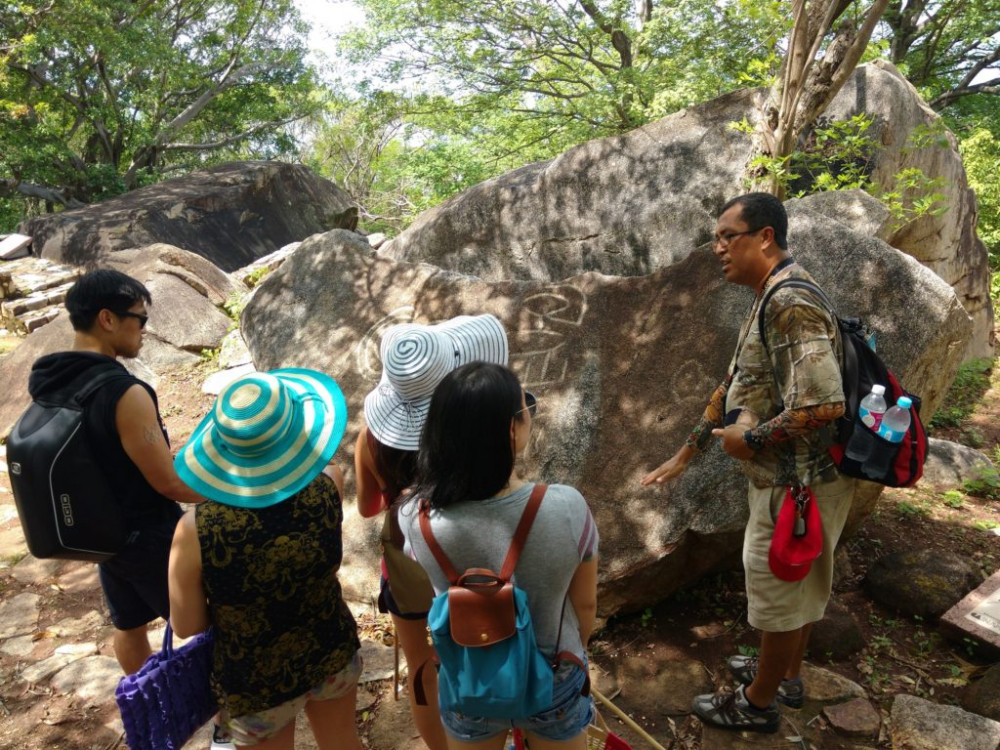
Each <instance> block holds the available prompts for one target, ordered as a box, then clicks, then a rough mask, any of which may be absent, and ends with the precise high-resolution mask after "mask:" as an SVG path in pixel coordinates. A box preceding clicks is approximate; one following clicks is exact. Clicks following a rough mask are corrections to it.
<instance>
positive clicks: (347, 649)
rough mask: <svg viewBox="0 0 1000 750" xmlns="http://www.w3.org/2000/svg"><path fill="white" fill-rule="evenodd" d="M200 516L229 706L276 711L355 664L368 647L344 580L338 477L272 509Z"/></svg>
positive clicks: (207, 511) (218, 660)
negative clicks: (341, 573)
mask: <svg viewBox="0 0 1000 750" xmlns="http://www.w3.org/2000/svg"><path fill="white" fill-rule="evenodd" d="M195 512H196V516H195V518H196V525H197V529H198V541H199V544H200V546H201V560H202V578H203V581H204V587H205V594H206V596H207V598H208V608H209V613H210V616H211V620H212V624H213V625H214V626H215V656H214V661H213V665H212V688H213V690H214V692H215V696H216V698H217V699H218V701H219V704H220V706H222V707H224V708H226V709H227V710H228V711H229V714H230V715H231V716H243V715H246V714H250V713H256V712H258V711H264V710H266V709H269V708H274V707H275V706H279V705H281V704H282V703H284V702H286V701H289V700H291V699H293V698H296V697H298V696H300V695H302V694H303V693H306V692H308V691H309V690H311V689H312V688H314V687H316V686H317V685H319V684H320V683H321V682H323V681H324V680H325V679H326V678H327V677H328V676H330V675H332V674H335V673H337V672H339V671H341V670H342V669H344V668H345V667H346V666H348V664H350V663H351V661H352V659H353V657H354V653H355V652H356V651H357V650H358V649H359V648H360V643H359V641H358V635H357V625H356V624H355V622H354V618H353V617H352V616H351V612H350V610H349V609H348V608H347V605H346V604H345V603H344V600H343V596H342V595H341V589H340V582H339V581H338V580H337V570H338V569H339V568H340V562H341V558H342V556H343V548H342V543H341V523H342V521H343V511H342V508H341V500H340V495H339V494H338V492H337V488H336V485H334V483H333V481H332V480H331V479H330V478H329V477H327V476H326V475H325V474H320V475H319V476H318V477H316V479H314V480H313V481H312V482H310V483H309V484H308V485H306V487H304V488H303V489H302V490H300V491H299V492H297V493H296V494H295V495H292V496H291V497H289V498H288V499H286V500H283V501H282V502H280V503H277V504H276V505H272V506H270V507H268V508H258V509H246V508H236V507H233V506H229V505H223V504H221V503H215V502H209V503H204V504H203V505H199V506H198V507H197V509H196V511H195Z"/></svg>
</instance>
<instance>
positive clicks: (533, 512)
mask: <svg viewBox="0 0 1000 750" xmlns="http://www.w3.org/2000/svg"><path fill="white" fill-rule="evenodd" d="M547 489H548V485H546V484H536V485H535V487H534V489H533V490H531V497H529V498H528V504H527V505H525V506H524V512H523V513H521V520H520V521H519V522H518V524H517V530H516V531H515V532H514V538H513V539H511V541H510V549H508V550H507V557H506V558H505V559H504V561H503V567H502V568H500V577H501V578H503V579H504V580H505V581H509V580H510V579H511V578H513V577H514V569H515V568H516V567H517V561H518V559H519V558H520V557H521V550H523V549H524V543H525V542H526V541H527V539H528V532H529V531H531V524H533V523H534V522H535V516H537V515H538V509H539V508H540V507H541V505H542V498H543V497H545V490H547Z"/></svg>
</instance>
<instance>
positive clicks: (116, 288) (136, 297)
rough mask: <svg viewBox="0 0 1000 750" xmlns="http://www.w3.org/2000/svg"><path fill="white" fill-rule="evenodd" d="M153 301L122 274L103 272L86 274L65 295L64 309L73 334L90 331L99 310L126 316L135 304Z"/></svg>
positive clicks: (128, 277) (109, 271)
mask: <svg viewBox="0 0 1000 750" xmlns="http://www.w3.org/2000/svg"><path fill="white" fill-rule="evenodd" d="M140 300H142V301H144V302H145V303H146V304H147V305H148V304H151V303H152V301H153V297H152V296H151V295H150V293H149V290H148V289H146V287H144V286H143V285H142V283H140V282H139V281H136V280H135V279H133V278H132V277H131V276H126V275H125V274H123V273H122V272H121V271H112V270H111V269H110V268H102V269H100V270H97V271H91V272H90V273H85V274H84V275H83V276H81V277H80V278H79V279H77V280H76V283H75V284H73V286H72V287H70V290H69V291H68V292H67V293H66V309H67V310H68V311H69V322H70V323H72V324H73V330H74V331H89V330H90V329H91V328H92V327H93V325H94V320H95V319H96V318H97V313H99V312H100V311H101V310H111V312H128V309H129V308H130V307H132V306H133V305H134V304H135V303H136V302H139V301H140Z"/></svg>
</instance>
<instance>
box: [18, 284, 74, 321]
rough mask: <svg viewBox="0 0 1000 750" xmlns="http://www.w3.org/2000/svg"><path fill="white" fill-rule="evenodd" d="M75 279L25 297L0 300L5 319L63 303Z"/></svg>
mask: <svg viewBox="0 0 1000 750" xmlns="http://www.w3.org/2000/svg"><path fill="white" fill-rule="evenodd" d="M74 281H75V279H74V280H70V281H67V282H65V283H63V284H60V285H59V286H53V287H45V288H43V289H41V290H39V291H35V292H32V293H31V294H28V295H27V296H25V297H18V298H16V299H8V300H4V301H3V302H0V309H2V310H3V317H4V319H6V318H8V317H14V318H19V317H21V316H22V315H24V314H25V313H29V312H32V311H33V310H41V309H42V308H43V307H51V306H52V305H58V304H61V303H62V302H64V301H65V300H66V292H68V291H69V289H70V287H71V286H73V283H74Z"/></svg>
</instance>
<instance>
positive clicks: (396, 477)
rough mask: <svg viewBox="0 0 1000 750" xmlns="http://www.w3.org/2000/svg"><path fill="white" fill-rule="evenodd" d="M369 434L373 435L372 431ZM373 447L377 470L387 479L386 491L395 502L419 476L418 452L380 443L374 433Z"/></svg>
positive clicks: (390, 499) (384, 479) (391, 500)
mask: <svg viewBox="0 0 1000 750" xmlns="http://www.w3.org/2000/svg"><path fill="white" fill-rule="evenodd" d="M368 434H369V435H371V433H370V432H369V433H368ZM371 447H372V459H373V460H374V461H375V470H376V471H377V472H378V475H379V476H380V477H382V479H383V481H385V492H386V494H387V495H388V497H389V502H393V501H395V500H396V499H397V498H399V496H400V495H401V494H402V492H403V490H405V489H406V488H407V487H409V486H410V485H412V484H413V482H414V481H415V480H416V478H417V452H416V451H405V450H402V449H401V448H393V447H392V446H390V445H385V444H384V443H380V442H379V441H378V439H377V438H375V436H374V435H372V442H371Z"/></svg>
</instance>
